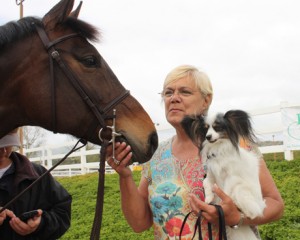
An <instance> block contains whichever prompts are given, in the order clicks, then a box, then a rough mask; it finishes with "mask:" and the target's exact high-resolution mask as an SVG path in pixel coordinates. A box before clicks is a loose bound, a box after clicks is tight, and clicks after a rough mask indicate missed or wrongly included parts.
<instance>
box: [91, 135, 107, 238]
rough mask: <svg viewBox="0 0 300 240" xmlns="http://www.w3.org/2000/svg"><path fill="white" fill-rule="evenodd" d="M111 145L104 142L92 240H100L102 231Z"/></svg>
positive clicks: (101, 152) (101, 151)
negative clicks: (107, 165)
mask: <svg viewBox="0 0 300 240" xmlns="http://www.w3.org/2000/svg"><path fill="white" fill-rule="evenodd" d="M109 144H110V142H109V141H108V140H104V141H103V142H102V145H101V150H100V163H99V169H98V171H99V178H98V191H97V200H96V209H95V215H94V222H93V227H92V231H91V235H90V240H98V239H100V230H101V224H102V214H103V203H104V183H105V157H106V148H107V146H108V145H109Z"/></svg>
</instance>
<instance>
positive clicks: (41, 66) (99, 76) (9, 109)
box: [0, 0, 158, 163]
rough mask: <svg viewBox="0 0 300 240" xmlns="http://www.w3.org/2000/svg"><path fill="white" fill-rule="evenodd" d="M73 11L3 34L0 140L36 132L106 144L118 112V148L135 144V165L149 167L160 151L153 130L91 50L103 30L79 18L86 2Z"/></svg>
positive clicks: (65, 7) (63, 4)
mask: <svg viewBox="0 0 300 240" xmlns="http://www.w3.org/2000/svg"><path fill="white" fill-rule="evenodd" d="M73 4H74V0H61V1H60V2H58V3H57V4H56V5H55V6H54V7H53V8H52V9H51V10H50V11H49V12H48V13H47V14H45V16H44V17H43V18H42V19H39V18H35V17H25V18H22V19H20V20H18V21H12V22H9V23H7V24H5V25H3V26H1V27H0V69H1V70H0V75H1V80H0V121H1V125H0V138H1V137H3V136H4V135H5V134H7V133H8V132H10V131H11V130H12V129H14V128H16V127H19V126H25V125H30V126H40V127H42V128H45V129H47V130H50V131H53V132H58V133H63V134H64V133H67V134H71V135H73V136H75V137H78V138H84V139H86V140H87V141H89V142H92V143H95V144H98V145H100V144H101V139H109V138H110V137H111V136H110V134H111V130H110V129H109V128H107V127H106V126H110V125H112V122H113V119H112V117H111V116H112V111H113V109H116V114H117V117H116V119H115V124H116V131H117V132H118V133H120V134H121V136H119V137H118V141H125V142H127V143H128V144H129V145H131V147H132V152H133V162H134V161H137V162H140V163H143V162H146V161H148V160H149V159H150V158H151V156H152V155H153V153H154V151H155V150H156V148H157V145H158V137H157V133H156V130H155V126H154V124H153V122H152V120H151V119H150V117H149V115H148V114H147V113H146V111H145V110H144V109H143V107H142V106H141V104H140V103H139V102H138V101H137V100H136V99H135V98H134V97H133V96H131V95H130V94H129V91H126V89H125V88H124V86H123V85H122V84H121V83H120V82H119V80H118V78H117V77H116V76H115V74H114V73H113V71H112V70H111V68H110V67H109V65H108V64H107V63H106V62H105V60H104V59H103V58H102V56H101V55H100V54H99V52H98V51H97V50H96V48H95V47H94V46H93V45H92V44H91V43H90V42H94V41H97V40H98V37H99V31H98V30H97V29H96V28H95V27H94V26H92V25H91V24H89V23H86V22H84V21H82V20H79V19H78V15H79V12H80V8H81V5H82V3H80V4H79V6H78V7H77V8H76V9H75V10H74V11H73V12H72V9H73ZM100 129H104V130H103V131H102V132H101V137H100V139H99V131H100Z"/></svg>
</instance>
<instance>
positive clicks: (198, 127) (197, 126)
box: [181, 115, 207, 149]
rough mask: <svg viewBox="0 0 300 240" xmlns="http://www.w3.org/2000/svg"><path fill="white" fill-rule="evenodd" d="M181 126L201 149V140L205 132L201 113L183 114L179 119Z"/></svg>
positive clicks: (203, 138)
mask: <svg viewBox="0 0 300 240" xmlns="http://www.w3.org/2000/svg"><path fill="white" fill-rule="evenodd" d="M181 126H182V128H183V129H184V131H185V132H186V134H187V135H188V137H189V138H190V139H191V140H192V141H193V142H194V144H195V145H196V146H197V147H198V148H199V149H201V145H202V142H203V141H204V140H205V135H206V132H207V129H206V128H205V123H204V117H203V116H202V115H198V116H185V117H184V118H183V120H182V121H181Z"/></svg>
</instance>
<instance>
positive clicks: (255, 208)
mask: <svg viewBox="0 0 300 240" xmlns="http://www.w3.org/2000/svg"><path fill="white" fill-rule="evenodd" d="M265 207H266V203H265V201H259V202H257V201H256V202H255V201H248V202H247V203H245V204H244V206H243V207H242V208H241V209H242V211H243V213H244V214H245V215H246V216H247V217H249V218H250V219H254V218H256V217H261V216H263V212H264V209H265Z"/></svg>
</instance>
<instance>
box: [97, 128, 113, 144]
mask: <svg viewBox="0 0 300 240" xmlns="http://www.w3.org/2000/svg"><path fill="white" fill-rule="evenodd" d="M106 128H110V129H112V127H111V126H107V127H106ZM102 130H103V128H101V129H100V130H99V133H98V137H99V139H100V141H101V142H103V138H102V137H101V133H102ZM112 141H113V138H111V139H110V140H109V143H111V142H112Z"/></svg>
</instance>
